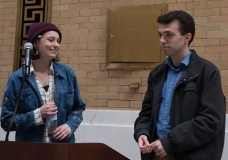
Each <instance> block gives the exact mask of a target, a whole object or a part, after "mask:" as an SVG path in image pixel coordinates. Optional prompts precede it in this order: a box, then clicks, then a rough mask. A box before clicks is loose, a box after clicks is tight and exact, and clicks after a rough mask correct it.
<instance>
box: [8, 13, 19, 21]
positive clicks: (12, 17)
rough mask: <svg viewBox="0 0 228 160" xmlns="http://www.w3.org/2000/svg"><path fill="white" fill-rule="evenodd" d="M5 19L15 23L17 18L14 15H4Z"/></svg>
mask: <svg viewBox="0 0 228 160" xmlns="http://www.w3.org/2000/svg"><path fill="white" fill-rule="evenodd" d="M5 19H6V20H7V21H16V19H17V16H16V14H8V15H5Z"/></svg>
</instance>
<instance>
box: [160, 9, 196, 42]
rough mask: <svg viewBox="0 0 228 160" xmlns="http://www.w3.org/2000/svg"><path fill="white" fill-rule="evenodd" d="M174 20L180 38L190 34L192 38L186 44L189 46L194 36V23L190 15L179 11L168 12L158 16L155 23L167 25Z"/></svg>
mask: <svg viewBox="0 0 228 160" xmlns="http://www.w3.org/2000/svg"><path fill="white" fill-rule="evenodd" d="M175 20H177V21H178V22H179V31H180V34H181V35H182V36H183V35H185V34H187V33H191V34H192V38H191V40H190V41H189V43H188V45H190V44H191V42H192V41H193V39H194V35H195V22H194V19H193V17H192V16H191V15H190V14H188V13H187V12H184V11H181V10H178V11H170V12H168V13H166V14H164V15H161V16H159V17H158V19H157V22H158V23H159V24H169V23H171V22H173V21H175Z"/></svg>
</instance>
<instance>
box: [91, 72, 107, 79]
mask: <svg viewBox="0 0 228 160" xmlns="http://www.w3.org/2000/svg"><path fill="white" fill-rule="evenodd" d="M98 77H99V78H108V72H107V71H100V72H96V71H93V72H90V71H89V72H88V78H98Z"/></svg>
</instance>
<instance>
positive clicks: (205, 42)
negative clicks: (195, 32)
mask: <svg viewBox="0 0 228 160" xmlns="http://www.w3.org/2000/svg"><path fill="white" fill-rule="evenodd" d="M218 45H219V39H195V40H194V46H218Z"/></svg>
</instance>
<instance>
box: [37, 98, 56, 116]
mask: <svg viewBox="0 0 228 160" xmlns="http://www.w3.org/2000/svg"><path fill="white" fill-rule="evenodd" d="M57 112H58V108H57V107H56V105H55V102H47V103H46V104H44V105H43V106H41V107H40V114H41V117H42V118H46V117H48V116H51V115H55V114H57Z"/></svg>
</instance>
